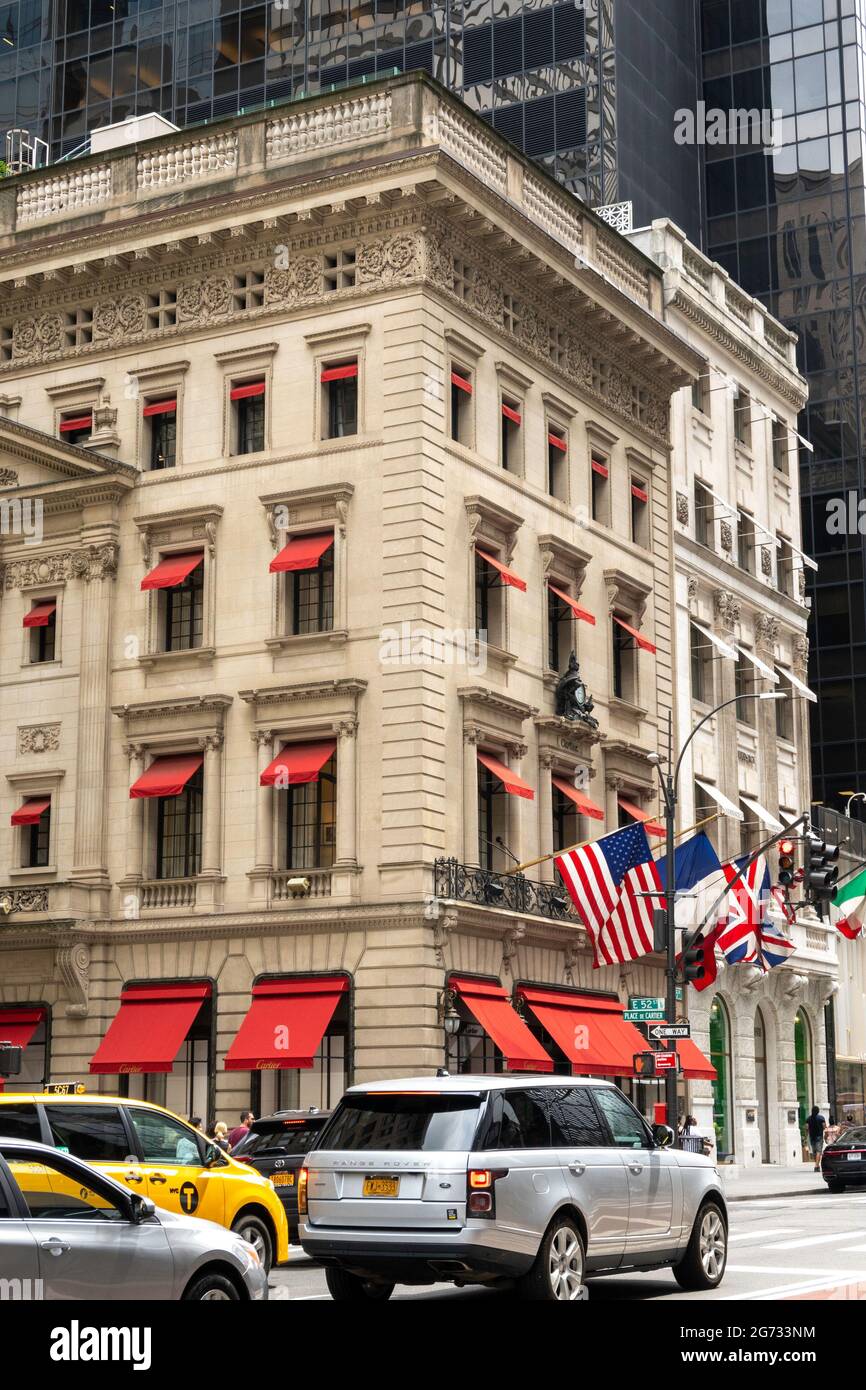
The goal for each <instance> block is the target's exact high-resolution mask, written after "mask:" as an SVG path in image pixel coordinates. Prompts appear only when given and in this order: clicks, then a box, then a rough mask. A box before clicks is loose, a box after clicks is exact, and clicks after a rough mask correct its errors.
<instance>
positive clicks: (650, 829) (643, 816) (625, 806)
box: [616, 796, 665, 835]
mask: <svg viewBox="0 0 866 1390" xmlns="http://www.w3.org/2000/svg"><path fill="white" fill-rule="evenodd" d="M616 800H617V805H618V806H619V807H621V809H622V810H623V811H625V813H626V815H627V816H631V817H632V819H633V820H636V821H640V823H641V825H642V826H643V827H644V829H645V830H646V831H647V833H648V834H649V835H664V833H665V828H664V826H663V825H660V824H659V822H658V821H655V820H653V818H652V816H651V815H650V814H649V812H648V811H645V810H644V809H643V807H642V806H636V805H635V803H634V802H633V801H628V800H627V799H626V798H625V797H624V796H618V797H617V799H616Z"/></svg>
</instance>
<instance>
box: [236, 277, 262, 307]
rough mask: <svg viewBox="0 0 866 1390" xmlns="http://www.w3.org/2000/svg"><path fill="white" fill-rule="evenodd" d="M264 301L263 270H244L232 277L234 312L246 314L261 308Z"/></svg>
mask: <svg viewBox="0 0 866 1390" xmlns="http://www.w3.org/2000/svg"><path fill="white" fill-rule="evenodd" d="M264 302H265V272H264V271H263V270H245V271H243V272H242V273H241V274H240V275H235V276H233V277H232V307H233V308H234V310H235V313H238V314H248V313H249V312H250V311H251V310H252V309H261V307H262V305H263V304H264Z"/></svg>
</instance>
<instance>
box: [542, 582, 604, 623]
mask: <svg viewBox="0 0 866 1390" xmlns="http://www.w3.org/2000/svg"><path fill="white" fill-rule="evenodd" d="M547 587H548V589H550V591H551V593H554V594H556V597H557V598H561V599H562V601H563V603H565V604H567V605H568V607H569V608H570V609H571V611H572V613H573V614H574V616H575V617H576V618H580V619H581V620H582V621H583V622H585V623H592V625H593V627H595V618H594V617H593V615H592V613H588V612H587V610H586V609H585V608H581V607H580V606H579V604H578V603H577V602H576V600H575V599H573V598H572V597H571V594H567V593H566V592H565V590H564V589H557V587H556V585H555V584H551V582H550V580H549V579H548V581H547Z"/></svg>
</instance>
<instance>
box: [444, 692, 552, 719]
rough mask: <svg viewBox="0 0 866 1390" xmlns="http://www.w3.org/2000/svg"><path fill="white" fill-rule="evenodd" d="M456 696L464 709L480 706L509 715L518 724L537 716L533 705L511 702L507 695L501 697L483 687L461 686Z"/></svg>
mask: <svg viewBox="0 0 866 1390" xmlns="http://www.w3.org/2000/svg"><path fill="white" fill-rule="evenodd" d="M457 694H458V696H459V698H460V700H461V701H462V702H463V705H464V709H465V707H466V705H467V704H475V705H480V706H483V707H484V708H485V709H488V710H495V711H497V712H499V713H502V714H507V715H510V716H511V718H512V719H516V720H518V721H519V722H520V723H522V722H523V720H524V719H532V718H534V717H535V715H536V714H538V709H537V708H536V706H535V705H527V704H524V702H523V701H522V700H512V699H511V698H510V697H509V696H508V695H501V694H500V693H499V692H498V691H496V690H488V688H487V686H485V685H463V686H460V687H459V688H458V691H457Z"/></svg>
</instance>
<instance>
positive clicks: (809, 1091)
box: [794, 1009, 815, 1134]
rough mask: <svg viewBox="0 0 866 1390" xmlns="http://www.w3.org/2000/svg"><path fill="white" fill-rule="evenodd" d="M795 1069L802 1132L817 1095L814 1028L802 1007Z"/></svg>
mask: <svg viewBox="0 0 866 1390" xmlns="http://www.w3.org/2000/svg"><path fill="white" fill-rule="evenodd" d="M794 1070H795V1073H796V1077H797V1110H798V1112H799V1115H798V1118H799V1121H800V1133H801V1134H802V1133H803V1131H804V1129H805V1125H806V1116H807V1115H808V1114H809V1111H810V1110H811V1108H812V1106H813V1104H814V1099H813V1097H814V1095H815V1076H814V1072H813V1068H812V1029H811V1027H810V1025H809V1020H808V1018H807V1017H806V1015H805V1013H804V1012H803V1010H802V1009H798V1010H797V1017H796V1018H795V1019H794Z"/></svg>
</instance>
